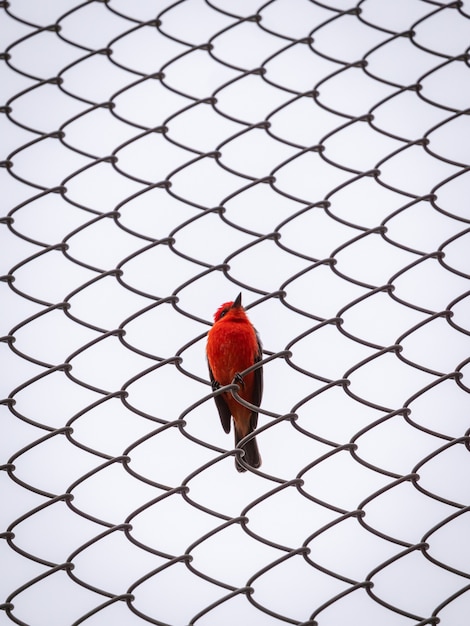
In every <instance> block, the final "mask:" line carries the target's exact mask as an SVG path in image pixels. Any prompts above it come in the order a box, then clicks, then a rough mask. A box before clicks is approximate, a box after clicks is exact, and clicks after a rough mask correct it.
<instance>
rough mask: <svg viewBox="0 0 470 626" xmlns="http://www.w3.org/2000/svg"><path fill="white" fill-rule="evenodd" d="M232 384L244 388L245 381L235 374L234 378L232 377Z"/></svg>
mask: <svg viewBox="0 0 470 626" xmlns="http://www.w3.org/2000/svg"><path fill="white" fill-rule="evenodd" d="M233 382H234V383H236V384H237V385H240V387H244V386H245V381H244V380H243V377H242V376H241V375H240V374H238V373H237V374H235V376H234V377H233Z"/></svg>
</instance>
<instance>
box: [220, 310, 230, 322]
mask: <svg viewBox="0 0 470 626" xmlns="http://www.w3.org/2000/svg"><path fill="white" fill-rule="evenodd" d="M227 311H228V309H223V310H222V311H221V312H220V316H219V320H221V319H222V318H223V317H224V315H226V314H227Z"/></svg>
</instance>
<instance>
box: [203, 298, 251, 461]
mask: <svg viewBox="0 0 470 626" xmlns="http://www.w3.org/2000/svg"><path fill="white" fill-rule="evenodd" d="M206 354H207V361H208V366H209V376H210V380H211V384H212V389H213V391H216V390H217V389H219V388H220V387H224V386H225V385H230V384H232V383H233V382H235V383H237V384H238V385H239V390H238V392H237V393H238V395H239V396H240V397H241V398H243V400H246V401H247V402H249V403H250V404H253V405H254V406H257V407H259V406H260V404H261V398H262V395H263V369H262V366H259V367H257V368H256V369H255V370H254V371H252V372H249V373H248V374H246V375H245V376H243V377H241V376H240V372H243V371H244V370H246V369H248V368H249V367H251V366H252V365H254V364H255V363H258V362H259V361H261V359H262V358H263V350H262V345H261V341H260V338H259V335H258V332H257V331H256V329H255V327H254V326H253V324H252V323H251V322H250V320H249V319H248V316H247V314H246V312H245V309H244V308H243V306H242V294H241V293H240V294H239V295H238V296H237V297H236V299H235V300H234V301H233V302H225V303H224V304H222V305H221V306H220V307H219V308H218V309H217V311H216V312H215V314H214V323H213V325H212V327H211V329H210V330H209V332H208V335H207V345H206ZM214 400H215V404H216V406H217V410H218V413H219V417H220V421H221V423H222V427H223V429H224V431H225V432H226V433H229V432H230V427H231V418H232V417H233V426H234V432H235V447H241V449H242V450H243V451H244V452H245V454H244V456H243V461H244V462H245V463H246V464H247V465H249V466H250V467H253V468H258V467H260V465H261V457H260V454H259V450H258V445H257V443H256V439H255V438H254V437H253V438H252V439H250V440H249V441H247V442H246V443H245V444H243V445H242V446H238V444H239V442H240V440H241V439H243V438H244V437H246V436H247V435H248V434H249V433H251V432H253V431H254V430H255V429H256V426H257V423H258V411H255V410H253V411H252V410H251V409H249V408H247V407H245V406H243V405H242V404H240V403H239V402H238V401H237V400H236V399H235V398H234V397H233V395H232V394H231V392H230V391H228V392H227V391H226V392H224V393H221V394H219V395H217V396H214ZM235 467H236V468H237V470H238V471H239V472H245V471H246V467H245V466H244V465H243V464H242V463H241V462H240V461H239V457H238V455H237V456H236V457H235Z"/></svg>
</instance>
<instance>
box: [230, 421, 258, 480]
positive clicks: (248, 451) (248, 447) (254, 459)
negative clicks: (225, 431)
mask: <svg viewBox="0 0 470 626" xmlns="http://www.w3.org/2000/svg"><path fill="white" fill-rule="evenodd" d="M241 439H243V437H241V436H240V435H239V434H238V433H237V431H236V429H235V446H236V447H241V448H242V450H244V452H245V456H244V457H243V461H244V462H245V463H246V464H247V465H250V466H251V467H259V466H260V465H261V457H260V454H259V450H258V444H257V443H256V439H255V438H253V439H250V441H247V443H245V444H244V445H243V446H238V443H239V442H240V441H241ZM235 467H236V468H237V470H238V471H239V472H246V468H245V467H243V466H242V464H241V463H240V462H239V461H238V457H236V458H235Z"/></svg>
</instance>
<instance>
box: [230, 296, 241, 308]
mask: <svg viewBox="0 0 470 626" xmlns="http://www.w3.org/2000/svg"><path fill="white" fill-rule="evenodd" d="M241 305H242V294H241V292H240V293H239V294H238V296H237V298H236V300H235V302H234V303H233V304H232V309H239V308H240V307H241Z"/></svg>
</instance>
